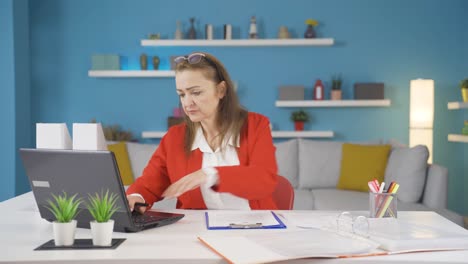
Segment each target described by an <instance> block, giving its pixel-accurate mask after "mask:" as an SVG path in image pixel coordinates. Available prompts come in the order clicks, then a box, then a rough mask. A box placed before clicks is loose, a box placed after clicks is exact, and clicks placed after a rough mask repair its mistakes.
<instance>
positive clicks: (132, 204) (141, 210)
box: [127, 195, 146, 214]
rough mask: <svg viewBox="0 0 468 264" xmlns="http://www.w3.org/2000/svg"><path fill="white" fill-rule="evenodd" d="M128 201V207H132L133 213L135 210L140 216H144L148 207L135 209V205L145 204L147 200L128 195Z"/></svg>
mask: <svg viewBox="0 0 468 264" xmlns="http://www.w3.org/2000/svg"><path fill="white" fill-rule="evenodd" d="M127 201H128V206H129V207H130V211H132V212H133V209H136V210H137V212H139V213H140V214H143V213H144V212H145V211H146V206H136V208H135V203H144V202H145V200H143V198H141V197H139V196H135V195H127Z"/></svg>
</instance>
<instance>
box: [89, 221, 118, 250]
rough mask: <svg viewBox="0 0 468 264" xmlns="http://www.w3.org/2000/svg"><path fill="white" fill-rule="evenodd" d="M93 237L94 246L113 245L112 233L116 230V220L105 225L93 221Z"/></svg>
mask: <svg viewBox="0 0 468 264" xmlns="http://www.w3.org/2000/svg"><path fill="white" fill-rule="evenodd" d="M90 225H91V236H92V239H93V245H95V246H110V245H111V243H112V232H113V230H114V220H112V219H111V220H109V221H107V222H104V223H98V222H96V221H91V223H90Z"/></svg>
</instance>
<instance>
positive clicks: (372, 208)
mask: <svg viewBox="0 0 468 264" xmlns="http://www.w3.org/2000/svg"><path fill="white" fill-rule="evenodd" d="M369 217H370V218H382V217H393V218H397V197H396V194H395V193H374V192H369Z"/></svg>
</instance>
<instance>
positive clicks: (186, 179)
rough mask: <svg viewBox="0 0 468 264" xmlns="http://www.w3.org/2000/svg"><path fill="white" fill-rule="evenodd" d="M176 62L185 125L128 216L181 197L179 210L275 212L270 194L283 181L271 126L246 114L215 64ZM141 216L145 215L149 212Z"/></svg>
mask: <svg viewBox="0 0 468 264" xmlns="http://www.w3.org/2000/svg"><path fill="white" fill-rule="evenodd" d="M175 62H176V63H177V66H176V77H175V79H176V89H177V94H178V95H179V97H180V102H181V105H182V108H183V110H184V113H185V122H184V123H183V124H180V125H177V126H173V127H171V128H170V129H169V131H168V132H167V133H166V135H165V136H164V137H163V138H162V139H161V142H160V144H159V147H158V148H157V150H156V151H155V153H154V154H153V156H152V157H151V159H150V161H149V162H148V165H147V166H146V168H145V169H144V171H143V175H142V176H141V177H139V178H138V179H137V180H136V181H135V182H134V183H133V184H132V185H131V186H130V187H129V189H128V190H127V198H128V202H129V205H130V208H131V209H132V210H133V208H135V203H144V202H146V203H147V204H148V207H149V208H151V206H152V204H153V203H154V202H156V201H159V200H161V199H163V198H174V197H177V198H178V200H177V208H179V209H241V210H250V209H276V208H277V207H276V205H275V203H274V202H273V198H272V193H273V191H274V189H275V186H276V183H277V177H278V176H277V165H276V160H275V148H274V146H273V140H272V137H271V131H270V127H269V121H268V119H267V118H266V117H264V116H262V115H260V114H256V113H252V112H247V111H246V110H245V109H244V108H242V106H241V105H240V104H239V101H238V98H237V95H236V93H235V91H234V90H233V85H232V81H231V79H230V77H229V75H228V73H227V71H226V69H225V68H224V66H223V65H222V64H221V62H219V61H218V59H216V58H215V57H214V56H212V55H210V54H207V53H199V52H197V53H192V54H190V55H188V56H182V57H177V58H176V59H175ZM137 205H138V204H137ZM136 209H137V211H139V212H141V213H143V212H144V211H145V210H146V207H144V206H137V207H136Z"/></svg>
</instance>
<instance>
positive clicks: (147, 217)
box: [132, 211, 167, 225]
mask: <svg viewBox="0 0 468 264" xmlns="http://www.w3.org/2000/svg"><path fill="white" fill-rule="evenodd" d="M132 218H133V221H134V222H135V224H140V225H141V224H145V223H152V222H155V221H159V220H162V219H166V218H167V217H163V216H158V215H151V214H140V213H137V212H135V211H133V212H132Z"/></svg>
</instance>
